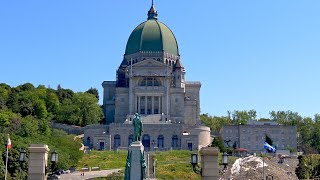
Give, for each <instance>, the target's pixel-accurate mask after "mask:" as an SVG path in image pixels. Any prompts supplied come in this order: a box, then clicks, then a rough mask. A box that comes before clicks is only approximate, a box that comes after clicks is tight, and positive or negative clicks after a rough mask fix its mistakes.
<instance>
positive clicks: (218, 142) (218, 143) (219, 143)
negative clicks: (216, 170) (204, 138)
mask: <svg viewBox="0 0 320 180" xmlns="http://www.w3.org/2000/svg"><path fill="white" fill-rule="evenodd" d="M211 147H218V148H219V149H220V152H227V148H226V147H224V144H223V139H222V138H221V137H215V138H214V139H213V141H212V144H211Z"/></svg>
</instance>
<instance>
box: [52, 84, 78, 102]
mask: <svg viewBox="0 0 320 180" xmlns="http://www.w3.org/2000/svg"><path fill="white" fill-rule="evenodd" d="M56 93H57V96H58V98H59V101H60V102H63V101H64V100H65V99H71V98H72V96H73V94H74V92H73V91H72V90H70V89H63V88H61V86H60V84H59V85H58V87H57V91H56Z"/></svg>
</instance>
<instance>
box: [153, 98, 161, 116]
mask: <svg viewBox="0 0 320 180" xmlns="http://www.w3.org/2000/svg"><path fill="white" fill-rule="evenodd" d="M153 98H154V102H153V108H154V114H160V113H159V96H155V97H153Z"/></svg>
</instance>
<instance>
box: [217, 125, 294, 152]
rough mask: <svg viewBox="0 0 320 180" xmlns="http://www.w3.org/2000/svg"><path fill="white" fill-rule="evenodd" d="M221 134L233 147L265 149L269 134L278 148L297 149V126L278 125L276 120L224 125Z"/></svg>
mask: <svg viewBox="0 0 320 180" xmlns="http://www.w3.org/2000/svg"><path fill="white" fill-rule="evenodd" d="M220 135H221V137H222V139H223V140H224V141H229V140H230V142H229V143H228V144H229V145H230V146H231V147H232V145H233V144H234V143H236V144H237V148H245V149H247V150H248V152H251V153H253V152H255V153H260V152H262V151H264V149H263V142H264V141H265V136H266V135H268V136H269V137H270V138H271V139H272V140H273V145H275V146H276V147H277V150H285V149H288V148H293V149H295V150H296V149H297V128H296V127H295V126H284V125H278V124H277V123H276V122H259V121H249V122H248V125H230V126H224V127H223V128H222V129H221V131H220Z"/></svg>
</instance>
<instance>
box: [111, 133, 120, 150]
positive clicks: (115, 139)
mask: <svg viewBox="0 0 320 180" xmlns="http://www.w3.org/2000/svg"><path fill="white" fill-rule="evenodd" d="M120 146H121V138H120V135H119V134H117V135H115V136H114V144H113V148H114V150H117V149H118V147H120Z"/></svg>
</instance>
